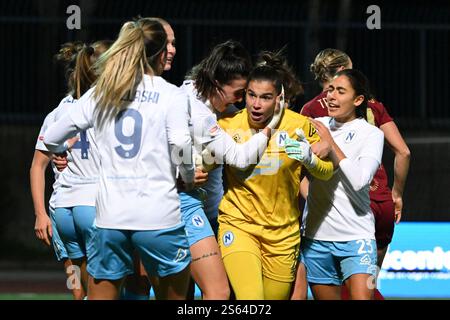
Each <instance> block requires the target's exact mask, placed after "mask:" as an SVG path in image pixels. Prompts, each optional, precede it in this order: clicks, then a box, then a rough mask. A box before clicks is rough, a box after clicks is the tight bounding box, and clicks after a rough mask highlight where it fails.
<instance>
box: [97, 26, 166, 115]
mask: <svg viewBox="0 0 450 320" xmlns="http://www.w3.org/2000/svg"><path fill="white" fill-rule="evenodd" d="M166 42H167V36H166V33H165V32H164V28H163V26H162V25H161V24H160V23H159V22H158V21H156V20H154V19H148V18H141V19H139V20H137V21H128V22H126V23H125V24H124V25H123V26H122V28H121V30H120V33H119V37H118V38H117V40H116V41H115V42H114V43H113V44H112V46H111V48H110V49H109V50H107V51H106V52H105V53H104V54H103V55H101V56H100V57H99V59H98V60H97V62H96V64H95V69H96V72H97V74H99V77H98V79H97V81H96V87H95V90H94V99H95V100H96V102H97V116H98V118H97V120H98V121H99V122H100V123H101V122H103V121H104V120H105V119H109V118H111V117H114V116H115V115H117V114H118V113H119V111H120V110H122V109H123V108H124V107H125V103H126V102H127V101H128V100H130V99H126V100H127V101H124V99H123V98H124V97H134V95H135V92H136V87H137V86H138V84H139V83H140V82H141V80H142V79H143V77H144V74H149V75H154V74H155V71H154V69H153V68H152V66H151V65H150V64H149V61H148V59H149V58H148V57H149V56H151V57H153V56H154V55H155V54H159V53H161V52H162V51H163V50H164V49H165V48H166ZM155 48H157V49H155ZM131 100H132V99H131Z"/></svg>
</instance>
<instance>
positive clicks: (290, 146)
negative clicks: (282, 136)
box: [284, 129, 314, 167]
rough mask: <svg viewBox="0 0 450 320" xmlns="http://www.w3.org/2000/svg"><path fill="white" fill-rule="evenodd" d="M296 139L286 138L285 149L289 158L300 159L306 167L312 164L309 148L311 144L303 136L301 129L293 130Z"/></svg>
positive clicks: (312, 157) (312, 158) (311, 154)
mask: <svg viewBox="0 0 450 320" xmlns="http://www.w3.org/2000/svg"><path fill="white" fill-rule="evenodd" d="M295 132H296V134H297V136H298V139H297V140H294V139H291V138H287V139H286V140H285V141H284V147H285V151H286V153H287V155H288V157H289V158H291V159H295V160H297V161H300V162H301V163H303V164H304V165H305V166H307V167H311V166H314V156H313V153H312V150H311V145H310V144H309V142H308V140H306V138H305V134H304V132H303V130H302V129H297V130H295Z"/></svg>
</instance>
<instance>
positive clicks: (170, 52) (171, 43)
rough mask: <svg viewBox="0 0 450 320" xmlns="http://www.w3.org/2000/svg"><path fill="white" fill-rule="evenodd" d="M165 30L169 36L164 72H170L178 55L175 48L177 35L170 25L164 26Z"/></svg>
mask: <svg viewBox="0 0 450 320" xmlns="http://www.w3.org/2000/svg"><path fill="white" fill-rule="evenodd" d="M163 27H164V30H165V31H166V34H167V59H166V64H165V65H164V71H168V70H170V69H171V68H172V62H173V59H174V58H175V54H176V53H177V48H176V47H175V33H174V32H173V29H172V27H171V26H170V25H168V24H164V25H163Z"/></svg>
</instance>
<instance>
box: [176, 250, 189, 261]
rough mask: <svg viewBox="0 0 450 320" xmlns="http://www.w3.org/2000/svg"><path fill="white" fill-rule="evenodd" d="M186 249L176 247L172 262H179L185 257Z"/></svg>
mask: <svg viewBox="0 0 450 320" xmlns="http://www.w3.org/2000/svg"><path fill="white" fill-rule="evenodd" d="M187 254H188V253H187V250H186V249H178V251H177V255H176V256H175V259H173V261H174V262H181V261H183V260H184V259H185V258H186V257H187Z"/></svg>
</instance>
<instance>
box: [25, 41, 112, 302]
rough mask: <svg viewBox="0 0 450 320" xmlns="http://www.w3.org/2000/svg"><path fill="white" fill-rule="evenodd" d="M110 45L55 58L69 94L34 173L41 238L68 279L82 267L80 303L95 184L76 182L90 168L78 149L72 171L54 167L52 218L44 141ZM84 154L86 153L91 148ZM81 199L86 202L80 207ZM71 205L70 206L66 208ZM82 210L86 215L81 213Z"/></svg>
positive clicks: (76, 286)
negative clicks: (46, 193)
mask: <svg viewBox="0 0 450 320" xmlns="http://www.w3.org/2000/svg"><path fill="white" fill-rule="evenodd" d="M109 45H110V42H109V41H105V40H104V41H98V42H95V43H93V44H92V45H84V44H82V43H81V42H74V43H66V44H64V45H63V46H62V48H61V50H60V51H59V53H58V54H57V55H56V56H55V57H56V59H57V60H58V61H61V62H62V63H63V64H64V65H65V69H66V76H67V79H68V87H69V95H68V96H67V97H66V98H64V99H63V100H62V101H61V103H60V105H59V106H58V107H57V108H56V109H55V110H53V111H52V112H51V113H50V114H48V115H47V117H46V118H45V121H44V124H43V126H42V128H41V131H40V134H39V138H38V141H37V144H36V151H35V153H34V157H33V162H32V165H31V170H30V183H31V193H32V197H33V203H34V207H35V214H36V223H35V230H36V235H37V237H38V238H39V239H41V240H43V241H44V242H45V243H47V244H49V243H50V238H51V241H52V243H53V247H54V249H55V252H56V256H57V259H58V261H61V260H64V265H65V268H66V273H67V275H68V276H71V275H72V273H73V271H75V268H74V267H70V266H71V265H72V264H75V265H76V266H78V267H79V268H81V279H76V280H75V281H74V283H72V292H73V295H74V298H75V299H77V300H79V299H83V298H84V296H85V294H86V288H87V272H86V244H87V243H88V242H89V239H90V234H91V232H92V231H91V229H92V222H93V216H92V214H91V213H93V212H95V209H94V208H93V206H94V201H93V199H92V201H89V200H87V199H89V198H90V197H92V196H91V192H92V190H91V189H92V188H90V187H91V186H92V185H90V184H88V183H86V182H84V183H83V184H79V183H77V182H78V181H79V180H80V179H83V178H84V176H81V177H80V176H78V175H79V174H82V175H86V174H89V172H86V170H85V169H84V170H83V168H86V164H84V162H85V161H83V160H84V159H83V158H82V157H81V158H80V156H79V155H78V152H77V151H76V150H73V152H71V155H70V157H69V158H70V164H69V167H68V169H67V170H65V171H64V173H61V174H60V173H59V172H58V170H56V167H55V166H54V165H53V166H52V167H53V171H54V173H55V183H54V184H53V193H52V196H51V198H50V202H49V213H50V218H49V216H48V215H47V212H46V210H45V205H44V190H45V170H46V168H47V166H48V164H49V162H50V161H51V157H52V154H51V153H50V152H48V150H47V148H46V147H45V145H44V143H43V141H42V139H43V135H44V132H45V130H46V129H47V128H48V126H49V125H51V124H52V123H53V122H55V121H56V119H57V118H58V117H61V115H62V114H64V113H65V112H67V108H70V107H71V105H72V102H73V101H75V99H74V97H76V98H79V96H80V94H83V93H84V92H85V91H86V90H87V89H88V88H89V87H90V85H91V84H92V82H93V81H94V80H95V75H94V74H93V73H92V71H90V67H91V65H92V64H93V63H94V62H95V60H96V58H97V57H98V55H100V54H101V53H103V52H104V51H106V49H107V48H108V47H109ZM84 137H85V136H84ZM84 152H86V153H87V152H88V148H86V149H85V150H84ZM87 158H88V157H87ZM88 162H89V160H88ZM74 166H75V167H74ZM93 170H94V171H95V170H96V169H95V168H94V169H93ZM83 171H84V172H83ZM95 175H96V173H95ZM71 178H73V179H71ZM75 178H76V179H75ZM71 180H72V181H71ZM86 187H87V188H86ZM80 201H85V202H84V203H82V202H81V203H80ZM77 204H84V205H86V204H87V205H89V206H91V208H86V207H79V206H78V205H77ZM66 205H67V206H68V207H70V208H66V209H64V207H65V206H66ZM80 210H81V212H79V211H80ZM86 210H87V212H86ZM75 218H76V219H75ZM74 276H75V277H77V276H79V274H78V273H77V272H75V274H74Z"/></svg>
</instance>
